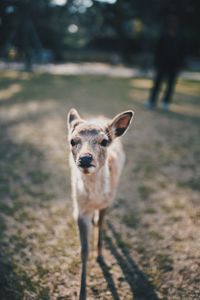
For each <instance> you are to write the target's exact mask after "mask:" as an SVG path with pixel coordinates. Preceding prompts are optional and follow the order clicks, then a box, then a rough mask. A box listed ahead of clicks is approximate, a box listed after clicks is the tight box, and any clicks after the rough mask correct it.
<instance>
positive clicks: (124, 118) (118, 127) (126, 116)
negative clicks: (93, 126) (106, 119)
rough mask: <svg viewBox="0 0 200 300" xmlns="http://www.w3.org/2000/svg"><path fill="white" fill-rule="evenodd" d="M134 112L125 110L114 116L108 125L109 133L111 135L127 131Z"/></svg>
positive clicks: (120, 134) (119, 134)
mask: <svg viewBox="0 0 200 300" xmlns="http://www.w3.org/2000/svg"><path fill="white" fill-rule="evenodd" d="M133 116H134V112H133V111H132V110H129V111H125V112H123V113H121V114H118V115H117V116H115V117H114V118H113V119H112V121H111V123H110V124H109V126H108V130H109V133H110V134H111V135H112V136H113V137H118V136H122V135H123V134H125V132H126V131H127V129H128V127H129V126H130V124H131V121H132V119H133Z"/></svg>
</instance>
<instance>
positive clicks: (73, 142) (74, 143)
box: [70, 139, 80, 147]
mask: <svg viewBox="0 0 200 300" xmlns="http://www.w3.org/2000/svg"><path fill="white" fill-rule="evenodd" d="M79 142H80V141H79V140H75V139H71V141H70V144H71V145H72V147H74V146H76V145H78V144H79Z"/></svg>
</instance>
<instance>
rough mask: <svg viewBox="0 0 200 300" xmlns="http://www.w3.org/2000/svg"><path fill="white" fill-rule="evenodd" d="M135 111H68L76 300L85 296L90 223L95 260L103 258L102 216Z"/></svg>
mask: <svg viewBox="0 0 200 300" xmlns="http://www.w3.org/2000/svg"><path fill="white" fill-rule="evenodd" d="M133 116H134V112H133V111H132V110H128V111H124V112H122V113H120V114H118V115H116V116H115V117H114V118H113V119H107V118H105V117H96V118H94V119H87V120H86V119H82V118H81V117H80V115H79V113H78V111H77V110H76V109H74V108H72V109H70V111H69V112H68V121H67V122H68V141H69V148H70V149H69V165H70V170H71V192H72V200H73V216H74V218H75V220H76V222H77V227H78V231H79V238H80V246H81V251H80V252H81V253H80V254H81V263H82V269H81V276H80V291H79V300H86V298H87V293H86V290H87V288H86V277H87V264H88V256H89V248H90V247H89V245H90V232H91V227H92V224H96V225H97V231H98V238H97V260H100V259H101V258H102V235H103V220H104V216H105V213H106V210H107V209H108V207H110V206H111V204H112V203H113V200H114V198H115V195H116V192H117V187H118V184H119V179H120V175H121V172H122V169H123V166H124V163H125V152H124V150H123V146H122V143H121V141H120V139H119V137H121V136H122V135H124V134H125V133H126V131H127V129H128V128H129V126H130V124H131V122H132V119H133Z"/></svg>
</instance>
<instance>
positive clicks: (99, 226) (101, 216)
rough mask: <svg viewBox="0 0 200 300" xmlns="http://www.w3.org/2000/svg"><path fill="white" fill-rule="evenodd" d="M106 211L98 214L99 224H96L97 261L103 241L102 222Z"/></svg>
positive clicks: (100, 254) (103, 210)
mask: <svg viewBox="0 0 200 300" xmlns="http://www.w3.org/2000/svg"><path fill="white" fill-rule="evenodd" d="M105 212H106V209H102V210H100V212H99V222H98V244H97V253H98V257H97V259H100V258H101V256H102V239H103V220H104V216H105Z"/></svg>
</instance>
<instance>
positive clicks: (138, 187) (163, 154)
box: [0, 71, 200, 300]
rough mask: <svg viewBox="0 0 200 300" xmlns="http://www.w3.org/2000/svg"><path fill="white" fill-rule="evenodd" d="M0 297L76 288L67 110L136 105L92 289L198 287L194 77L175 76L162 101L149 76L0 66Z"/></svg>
mask: <svg viewBox="0 0 200 300" xmlns="http://www.w3.org/2000/svg"><path fill="white" fill-rule="evenodd" d="M0 75H1V79H0V126H1V127H0V128H1V131H0V138H1V144H0V170H1V172H0V201H1V202H0V217H1V218H0V227H1V234H0V269H1V272H0V299H2V300H4V299H5V300H14V299H16V300H18V299H19V300H22V299H24V300H25V299H28V300H29V299H37V300H41V299H42V300H43V299H55V300H58V299H69V300H73V299H77V292H78V287H79V270H80V259H79V243H78V237H77V231H76V226H75V224H74V222H73V219H72V215H71V212H72V203H71V200H70V184H69V182H70V179H69V168H68V149H67V131H66V128H67V126H66V119H67V118H66V116H67V111H68V110H69V108H70V107H76V108H77V109H78V110H79V111H80V114H82V115H83V116H84V115H85V116H88V115H90V114H106V115H107V116H110V117H111V116H113V115H114V114H115V113H118V112H120V111H122V110H126V109H130V108H131V109H133V110H134V111H135V120H134V122H133V126H132V127H131V129H130V130H129V132H128V133H127V135H126V136H125V137H124V138H123V141H124V145H125V150H126V153H127V161H126V167H125V170H124V173H123V176H122V180H121V185H120V188H119V193H118V196H117V199H116V202H115V205H114V206H113V208H112V209H110V211H109V213H108V215H107V222H106V234H105V239H104V244H105V247H104V248H105V251H104V261H103V262H102V263H101V264H100V265H99V264H97V263H96V262H95V252H94V251H93V252H92V255H91V258H90V265H89V276H88V295H89V299H108V300H109V299H124V300H125V299H136V300H139V299H147V300H151V299H173V300H176V299H199V298H200V265H199V261H200V252H199V244H200V231H199V225H200V205H199V199H200V185H199V182H200V170H199V160H200V153H199V152H200V147H199V146H200V145H199V144H200V142H199V125H200V106H199V97H200V85H199V83H198V82H194V81H179V82H178V84H177V87H176V93H175V95H174V99H173V104H172V106H171V112H169V113H164V112H162V111H161V110H160V109H159V106H158V109H157V110H155V111H146V110H145V109H144V102H145V101H146V100H147V99H148V96H149V89H150V88H151V85H152V82H151V81H150V80H149V79H139V78H135V79H130V78H123V79H120V78H107V77H103V76H95V77H94V76H58V75H37V74H35V75H30V74H26V73H18V72H11V71H10V72H3V73H1V74H0Z"/></svg>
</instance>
